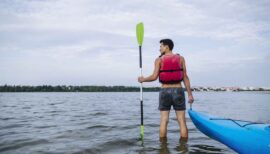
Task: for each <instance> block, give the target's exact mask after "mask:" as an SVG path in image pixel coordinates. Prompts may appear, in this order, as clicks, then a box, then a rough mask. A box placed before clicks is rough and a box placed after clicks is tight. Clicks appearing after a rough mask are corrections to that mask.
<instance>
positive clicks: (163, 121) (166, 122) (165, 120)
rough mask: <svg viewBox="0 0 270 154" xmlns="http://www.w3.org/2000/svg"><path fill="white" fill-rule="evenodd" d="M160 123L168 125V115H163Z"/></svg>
mask: <svg viewBox="0 0 270 154" xmlns="http://www.w3.org/2000/svg"><path fill="white" fill-rule="evenodd" d="M160 123H162V124H166V125H167V124H168V123H169V118H168V117H161V118H160Z"/></svg>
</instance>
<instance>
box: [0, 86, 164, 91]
mask: <svg viewBox="0 0 270 154" xmlns="http://www.w3.org/2000/svg"><path fill="white" fill-rule="evenodd" d="M159 89H160V88H159V87H147V88H146V87H145V88H143V91H145V92H154V91H159ZM136 91H140V88H139V87H130V86H65V85H58V86H51V85H41V86H21V85H2V86H0V92H136Z"/></svg>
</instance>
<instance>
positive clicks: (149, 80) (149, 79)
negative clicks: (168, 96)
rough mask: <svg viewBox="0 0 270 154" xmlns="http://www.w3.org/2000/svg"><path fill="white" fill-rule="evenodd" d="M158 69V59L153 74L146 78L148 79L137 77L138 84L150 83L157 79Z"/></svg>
mask: <svg viewBox="0 0 270 154" xmlns="http://www.w3.org/2000/svg"><path fill="white" fill-rule="evenodd" d="M159 69H160V58H157V59H156V60H155V68H154V72H153V74H152V75H150V76H148V77H145V78H144V77H139V78H138V81H139V82H151V81H155V80H156V79H157V78H158V75H159Z"/></svg>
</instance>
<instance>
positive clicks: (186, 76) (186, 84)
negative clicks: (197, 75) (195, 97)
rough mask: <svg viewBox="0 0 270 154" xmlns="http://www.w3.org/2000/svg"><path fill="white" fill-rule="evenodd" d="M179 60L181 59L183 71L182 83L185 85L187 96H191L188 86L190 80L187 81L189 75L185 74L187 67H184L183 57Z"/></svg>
mask: <svg viewBox="0 0 270 154" xmlns="http://www.w3.org/2000/svg"><path fill="white" fill-rule="evenodd" d="M181 60H182V66H183V73H184V78H183V80H184V85H185V87H186V90H187V93H188V96H192V91H191V88H190V81H189V77H188V75H187V68H186V62H185V59H184V57H181Z"/></svg>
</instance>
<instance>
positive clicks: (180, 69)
mask: <svg viewBox="0 0 270 154" xmlns="http://www.w3.org/2000/svg"><path fill="white" fill-rule="evenodd" d="M176 71H183V69H182V68H179V69H174V70H159V72H176Z"/></svg>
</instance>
